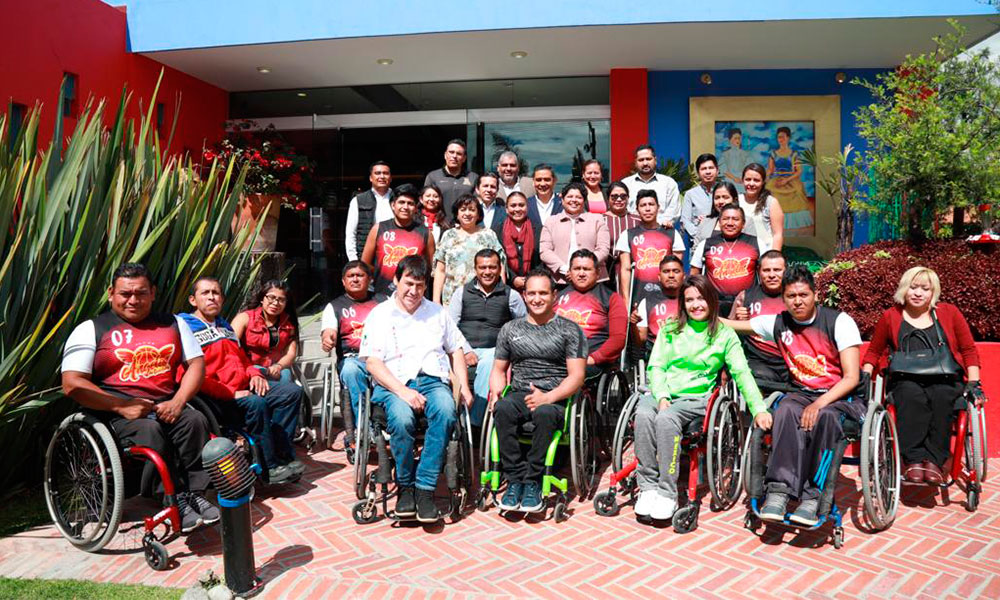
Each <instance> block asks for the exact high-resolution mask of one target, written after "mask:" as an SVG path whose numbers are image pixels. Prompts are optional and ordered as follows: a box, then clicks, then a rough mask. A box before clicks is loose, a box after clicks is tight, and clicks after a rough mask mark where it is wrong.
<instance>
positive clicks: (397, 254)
mask: <svg viewBox="0 0 1000 600" xmlns="http://www.w3.org/2000/svg"><path fill="white" fill-rule="evenodd" d="M419 196H420V194H419V192H418V191H417V188H415V187H413V186H412V185H410V184H409V183H404V184H403V185H400V186H398V187H397V188H396V191H395V193H394V194H393V197H392V203H391V206H392V218H390V219H387V220H385V221H380V222H379V223H378V225H375V226H374V227H372V228H371V231H369V232H368V239H367V240H366V241H365V246H364V250H362V252H361V260H362V261H364V263H365V264H367V265H368V266H369V267H371V268H372V271H373V272H374V277H375V280H374V288H375V291H376V292H378V293H379V294H385V295H386V296H388V295H390V294H392V292H393V291H394V290H395V289H396V288H395V283H393V282H394V279H393V277H394V274H395V272H396V265H397V264H399V261H400V260H402V259H403V258H404V257H406V256H413V255H420V256H423V257H425V258H426V260H427V262H428V263H429V264H432V263H433V260H434V236H433V235H431V231H430V230H429V229H427V227H425V226H424V225H423V223H422V222H419V221H417V220H416V216H417V211H418V210H419V209H418V208H417V207H418V198H419Z"/></svg>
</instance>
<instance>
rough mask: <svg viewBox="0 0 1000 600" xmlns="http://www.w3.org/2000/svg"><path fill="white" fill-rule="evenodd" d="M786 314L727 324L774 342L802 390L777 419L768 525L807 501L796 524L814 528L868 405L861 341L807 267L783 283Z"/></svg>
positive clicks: (768, 478)
mask: <svg viewBox="0 0 1000 600" xmlns="http://www.w3.org/2000/svg"><path fill="white" fill-rule="evenodd" d="M782 296H783V298H784V302H785V307H786V308H785V310H784V311H783V312H782V313H781V314H778V315H761V316H757V317H753V318H751V319H750V320H749V321H727V324H729V325H731V326H732V327H733V328H734V329H736V330H737V331H739V332H741V333H747V334H749V333H756V334H757V335H758V336H760V337H761V338H762V339H763V340H765V341H770V342H774V343H775V344H776V345H777V347H778V350H779V351H780V352H781V356H782V357H783V358H784V361H785V364H786V365H787V366H788V370H789V372H790V375H791V381H792V383H793V384H794V385H795V386H796V387H797V388H801V391H796V392H792V393H789V394H785V395H784V396H783V397H782V398H781V399H780V401H779V402H778V405H777V407H774V408H772V410H773V417H772V419H773V422H772V423H768V422H766V421H772V419H765V422H763V423H762V422H758V423H757V425H758V426H760V427H762V428H763V429H765V430H766V429H768V426H769V425H770V426H771V429H772V436H771V440H772V443H771V446H772V449H771V456H770V459H769V460H768V465H767V473H766V475H765V477H764V484H765V490H766V492H767V496H766V497H765V499H764V504H763V507H762V508H761V510H760V518H761V519H764V520H767V521H783V520H784V519H785V514H786V506H787V504H788V501H789V499H790V498H795V499H798V500H799V505H798V508H796V509H795V512H794V513H792V514H791V515H790V516H789V517H788V519H789V521H791V522H793V523H797V524H800V525H804V526H807V527H812V526H815V525H816V524H818V523H819V522H820V518H821V516H822V515H819V514H818V508H819V500H820V496H821V494H822V492H823V485H824V483H825V482H826V479H827V474H828V470H829V468H830V464H831V462H832V459H833V454H834V453H835V452H836V450H835V449H836V446H837V443H838V442H839V441H840V440H841V439H842V438H843V436H844V430H843V427H842V424H843V420H844V419H853V420H855V421H860V420H861V418H862V417H863V416H864V414H865V410H866V406H865V403H864V400H863V399H862V398H857V397H856V396H857V394H856V389H857V388H858V383H859V381H860V359H861V357H860V346H861V334H860V332H859V331H858V326H857V324H855V322H854V319H852V318H851V317H850V316H849V315H847V314H846V313H842V312H840V311H837V310H834V309H831V308H827V307H825V306H817V305H816V284H815V282H814V281H813V276H812V273H810V272H809V270H808V269H807V268H806V267H804V266H801V265H795V266H793V267H791V268H790V269H788V270H787V271H786V272H785V275H784V278H783V280H782Z"/></svg>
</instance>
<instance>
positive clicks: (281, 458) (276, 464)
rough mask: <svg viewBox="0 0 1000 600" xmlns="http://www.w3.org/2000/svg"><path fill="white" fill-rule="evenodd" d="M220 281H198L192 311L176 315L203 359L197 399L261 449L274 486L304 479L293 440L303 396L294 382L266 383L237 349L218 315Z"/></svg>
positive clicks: (221, 296) (229, 329)
mask: <svg viewBox="0 0 1000 600" xmlns="http://www.w3.org/2000/svg"><path fill="white" fill-rule="evenodd" d="M225 300H226V298H225V295H224V294H223V293H222V287H221V286H220V285H219V280H218V279H215V278H214V277H207V276H203V277H199V278H198V279H196V280H195V282H194V286H193V287H192V293H191V295H190V296H189V297H188V302H189V303H190V304H191V306H192V307H194V312H191V313H186V314H182V315H179V316H180V317H181V318H182V319H184V321H185V322H186V323H187V324H188V326H189V327H190V328H191V331H192V333H193V334H194V338H195V340H197V342H198V343H199V344H201V351H202V352H203V353H204V355H205V359H204V360H205V381H204V382H203V383H202V384H201V395H202V396H205V397H207V398H209V399H210V400H212V401H213V402H214V403H215V405H216V407H217V408H218V409H219V412H220V413H221V415H222V417H223V419H224V420H227V421H235V422H237V423H238V424H239V426H240V427H241V428H242V427H243V426H244V425H245V427H246V431H247V433H249V434H250V435H251V436H252V437H253V439H254V441H255V442H256V443H257V444H259V445H260V448H261V450H262V451H263V455H264V462H265V463H266V466H267V469H268V482H269V483H271V484H272V485H276V484H283V483H290V482H293V481H296V480H298V479H299V478H300V477H302V473H303V472H304V471H305V466H304V465H303V464H302V462H300V461H299V460H297V459H296V458H295V450H294V448H293V447H292V439H293V438H294V436H295V430H296V427H297V424H298V416H299V407H300V405H301V403H302V402H305V401H306V394H305V392H304V391H303V390H302V388H301V387H299V386H298V384H296V383H295V382H291V381H289V382H281V381H268V380H267V379H265V378H264V377H263V376H262V375H261V372H260V370H259V369H258V368H257V367H255V366H254V365H253V364H252V363H251V362H250V359H249V358H247V355H246V354H245V353H244V352H243V349H242V348H240V343H239V341H238V339H237V337H236V334H235V333H234V332H233V328H232V326H231V325H230V324H229V323H228V322H227V321H226V320H225V319H223V318H222V317H221V316H219V313H220V312H221V311H222V305H223V303H224V302H225Z"/></svg>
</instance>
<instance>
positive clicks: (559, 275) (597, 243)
mask: <svg viewBox="0 0 1000 600" xmlns="http://www.w3.org/2000/svg"><path fill="white" fill-rule="evenodd" d="M574 229H575V231H576V234H575V241H576V246H575V248H576V249H580V248H586V249H588V250H590V251H591V252H593V253H594V254H596V255H597V269H598V273H597V278H598V280H599V281H605V280H607V278H608V269H607V260H608V255H609V254H610V252H611V234H610V233H609V232H608V224H607V222H606V221H605V220H604V216H603V215H595V214H594V213H589V212H584V213H580V214H579V215H576V216H575V217H571V216H570V215H568V214H566V213H559V214H558V215H552V216H551V217H549V218H548V220H546V221H545V225H544V226H542V236H541V240H539V252H538V256H539V258H541V259H542V262H543V263H544V264H545V266H546V267H548V268H549V269H551V270H552V272H553V274H555V276H556V280H557V281H558V282H560V283H562V282H564V281H565V280H566V278H565V274H566V272H567V271H569V256H570V245H571V243H572V241H573V238H574Z"/></svg>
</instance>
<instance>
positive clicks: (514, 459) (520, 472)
mask: <svg viewBox="0 0 1000 600" xmlns="http://www.w3.org/2000/svg"><path fill="white" fill-rule="evenodd" d="M526 395H527V393H526V392H515V391H511V392H509V393H508V394H507V395H506V396H505V397H503V398H501V399H500V400H499V401H498V402H497V403H496V405H495V406H494V407H493V419H494V422H495V423H496V431H497V442H499V445H500V465H501V467H502V469H503V472H504V475H506V476H507V480H508V481H510V482H513V483H523V482H526V481H541V477H542V473H543V472H544V471H545V454H546V452H547V451H548V448H549V444H550V443H551V442H552V435H553V434H554V433H555V432H556V430H558V429H561V428H562V426H563V421H564V420H565V413H566V405H565V403H563V402H557V403H556V404H546V405H544V406H539V407H538V408H536V409H535V410H534V411H531V410H528V407H527V405H525V403H524V397H525V396H526ZM529 421H530V422H532V423H533V424H534V425H535V431H534V433H532V434H531V448H530V449H529V450H528V454H527V457H526V458H525V457H523V456H522V454H521V444H520V442H518V440H517V428H518V426H519V425H521V424H523V423H527V422H529Z"/></svg>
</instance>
